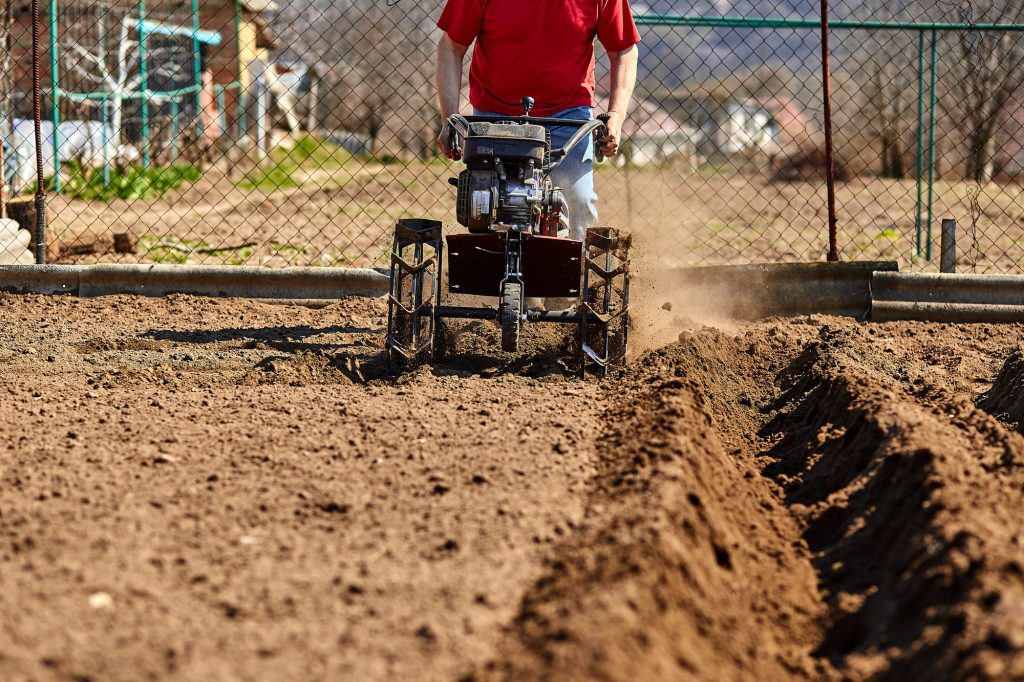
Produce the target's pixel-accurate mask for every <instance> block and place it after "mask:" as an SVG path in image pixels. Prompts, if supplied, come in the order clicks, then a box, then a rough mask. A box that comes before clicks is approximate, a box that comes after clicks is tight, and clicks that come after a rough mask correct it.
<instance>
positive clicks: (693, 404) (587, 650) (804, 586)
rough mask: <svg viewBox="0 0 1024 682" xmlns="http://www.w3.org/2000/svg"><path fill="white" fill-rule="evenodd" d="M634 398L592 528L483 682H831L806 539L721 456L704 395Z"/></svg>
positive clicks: (557, 554) (619, 412) (594, 500)
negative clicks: (818, 654) (817, 654)
mask: <svg viewBox="0 0 1024 682" xmlns="http://www.w3.org/2000/svg"><path fill="white" fill-rule="evenodd" d="M703 340H704V341H707V340H708V339H707V338H704V339H703ZM718 340H719V341H721V340H722V338H719V339H718ZM710 364H715V361H714V360H711V361H710ZM640 386H644V387H645V388H643V389H640V388H639V387H640ZM632 389H633V391H635V392H633V393H631V392H628V391H627V392H626V394H625V395H620V396H619V397H620V398H622V399H623V406H622V407H612V408H610V409H609V413H608V415H607V418H608V420H609V423H611V424H613V425H614V427H613V428H612V429H611V431H610V433H609V434H608V436H607V437H606V440H605V442H604V454H603V456H602V458H601V461H602V472H601V473H600V474H599V476H598V477H597V479H596V481H595V490H594V493H593V494H592V497H591V501H590V503H589V505H588V510H587V516H586V520H585V522H584V524H583V525H582V527H581V529H580V530H578V531H577V532H576V533H575V534H574V535H573V536H572V537H570V538H569V539H568V540H567V541H566V542H564V543H562V544H561V545H559V546H557V547H556V548H555V551H554V553H553V554H552V555H550V557H549V560H548V562H547V563H548V569H547V572H546V574H545V576H544V577H543V578H542V579H541V580H540V581H539V582H538V583H537V584H536V585H535V586H534V588H533V589H532V590H531V591H530V592H529V593H528V594H527V595H526V598H525V599H524V601H523V604H522V606H521V608H520V612H519V615H518V616H517V617H516V619H515V620H514V621H513V622H512V623H511V624H510V625H509V627H508V638H507V639H506V641H505V642H503V644H502V646H501V647H500V656H499V657H498V659H497V660H495V661H492V662H490V663H489V664H488V665H487V666H484V667H483V668H481V669H479V670H477V671H476V673H475V675H474V677H476V678H480V679H508V680H512V679H579V680H595V679H605V680H624V679H651V680H653V679H662V680H667V679H699V680H749V679H758V680H786V679H823V678H830V677H832V673H831V671H830V670H829V665H828V663H827V662H825V661H816V660H814V658H813V657H812V656H811V652H812V651H813V649H814V648H815V647H816V646H817V645H818V643H819V638H820V628H819V625H818V623H819V621H820V620H821V619H822V618H823V616H824V608H823V605H822V602H821V599H820V596H819V594H818V589H817V586H816V579H815V576H814V571H813V568H812V566H811V562H810V556H809V553H808V552H807V548H806V545H805V544H804V543H803V541H802V540H801V539H800V536H799V529H798V527H797V525H796V524H795V523H794V522H793V520H792V518H790V516H789V514H788V512H787V511H786V509H785V508H784V507H783V506H782V505H781V504H780V502H779V500H778V499H777V497H776V495H774V494H773V491H772V486H771V485H770V483H769V482H768V481H767V480H766V479H764V478H763V477H761V476H760V475H759V474H758V473H757V471H756V468H755V466H754V463H753V461H752V460H745V459H743V458H739V457H735V456H732V455H730V454H729V452H728V451H727V450H726V448H724V447H723V445H722V443H721V440H720V438H719V435H718V433H717V429H718V428H719V426H717V425H716V424H715V423H714V421H713V419H712V417H711V413H712V408H711V406H710V405H709V404H708V402H707V400H706V399H705V397H704V395H703V393H702V390H701V382H699V381H696V380H691V379H684V378H675V379H668V380H663V381H661V382H658V383H656V384H654V385H653V386H651V385H650V384H649V383H648V382H647V381H646V380H645V381H642V382H637V383H636V384H635V385H633V386H632Z"/></svg>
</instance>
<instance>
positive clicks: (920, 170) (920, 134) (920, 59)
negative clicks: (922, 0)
mask: <svg viewBox="0 0 1024 682" xmlns="http://www.w3.org/2000/svg"><path fill="white" fill-rule="evenodd" d="M923 175H924V31H923V30H920V31H918V32H917V176H916V178H917V183H916V184H917V203H916V205H915V208H914V250H915V254H916V255H917V257H918V258H920V257H921V211H922V199H923V193H924V187H923V180H924V178H923Z"/></svg>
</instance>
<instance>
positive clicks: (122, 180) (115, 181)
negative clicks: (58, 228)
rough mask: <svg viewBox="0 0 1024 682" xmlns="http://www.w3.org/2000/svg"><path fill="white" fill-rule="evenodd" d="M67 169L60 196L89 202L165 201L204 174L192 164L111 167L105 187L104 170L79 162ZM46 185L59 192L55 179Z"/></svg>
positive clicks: (68, 166) (48, 188) (67, 165)
mask: <svg viewBox="0 0 1024 682" xmlns="http://www.w3.org/2000/svg"><path fill="white" fill-rule="evenodd" d="M65 167H66V168H67V169H68V171H69V175H68V176H67V177H64V178H61V183H60V190H59V193H60V194H63V195H66V196H70V197H73V198H75V199H83V200H85V201H113V200H115V199H128V200H135V199H162V198H163V197H164V195H166V194H167V193H168V192H170V191H172V190H175V189H178V188H179V187H181V186H182V185H183V184H184V183H186V182H196V181H197V180H199V178H200V177H201V176H202V174H203V172H202V170H200V169H199V168H198V167H196V166H188V165H177V166H169V167H166V168H156V167H149V168H141V167H139V166H128V167H127V168H110V169H109V178H108V182H107V185H106V187H104V186H103V185H104V183H103V169H102V168H93V169H91V170H90V169H88V168H86V167H85V166H82V165H81V164H80V163H78V162H75V161H69V162H68V163H67V164H66V166H65ZM46 184H47V190H49V191H51V192H52V191H58V190H56V183H55V182H54V179H53V178H49V179H48V180H47V181H46ZM33 191H34V189H33Z"/></svg>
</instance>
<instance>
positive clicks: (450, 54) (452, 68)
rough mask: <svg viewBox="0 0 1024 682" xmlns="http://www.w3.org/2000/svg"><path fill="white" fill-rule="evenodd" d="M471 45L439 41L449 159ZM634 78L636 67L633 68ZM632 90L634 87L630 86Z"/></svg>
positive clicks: (443, 138)
mask: <svg viewBox="0 0 1024 682" xmlns="http://www.w3.org/2000/svg"><path fill="white" fill-rule="evenodd" d="M468 49H469V45H460V44H458V43H456V42H455V41H454V40H452V39H451V38H450V37H448V34H447V33H442V34H441V40H439V41H438V43H437V61H436V62H434V82H435V84H436V85H437V106H438V109H440V111H441V135H440V136H439V137H438V138H437V144H438V146H440V147H441V151H442V152H444V155H445V156H447V157H448V158H449V159H451V158H454V157H453V156H452V151H451V149H450V148H449V145H448V125H447V122H448V117H449V116H451V115H452V114H457V113H458V112H459V95H460V94H461V92H462V59H463V57H465V56H466V50H468ZM633 72H634V79H635V74H636V68H635V67H634V69H633ZM630 90H632V88H630Z"/></svg>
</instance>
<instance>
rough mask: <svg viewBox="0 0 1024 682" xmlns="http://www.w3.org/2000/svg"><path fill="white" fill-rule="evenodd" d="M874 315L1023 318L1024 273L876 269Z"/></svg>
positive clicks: (886, 318)
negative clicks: (985, 273)
mask: <svg viewBox="0 0 1024 682" xmlns="http://www.w3.org/2000/svg"><path fill="white" fill-rule="evenodd" d="M871 319H872V320H876V321H879V322H885V321H892V320H922V321H926V322H1024V276H1021V275H954V274H936V273H918V272H899V273H896V272H876V273H874V275H873V276H872V278H871Z"/></svg>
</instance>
